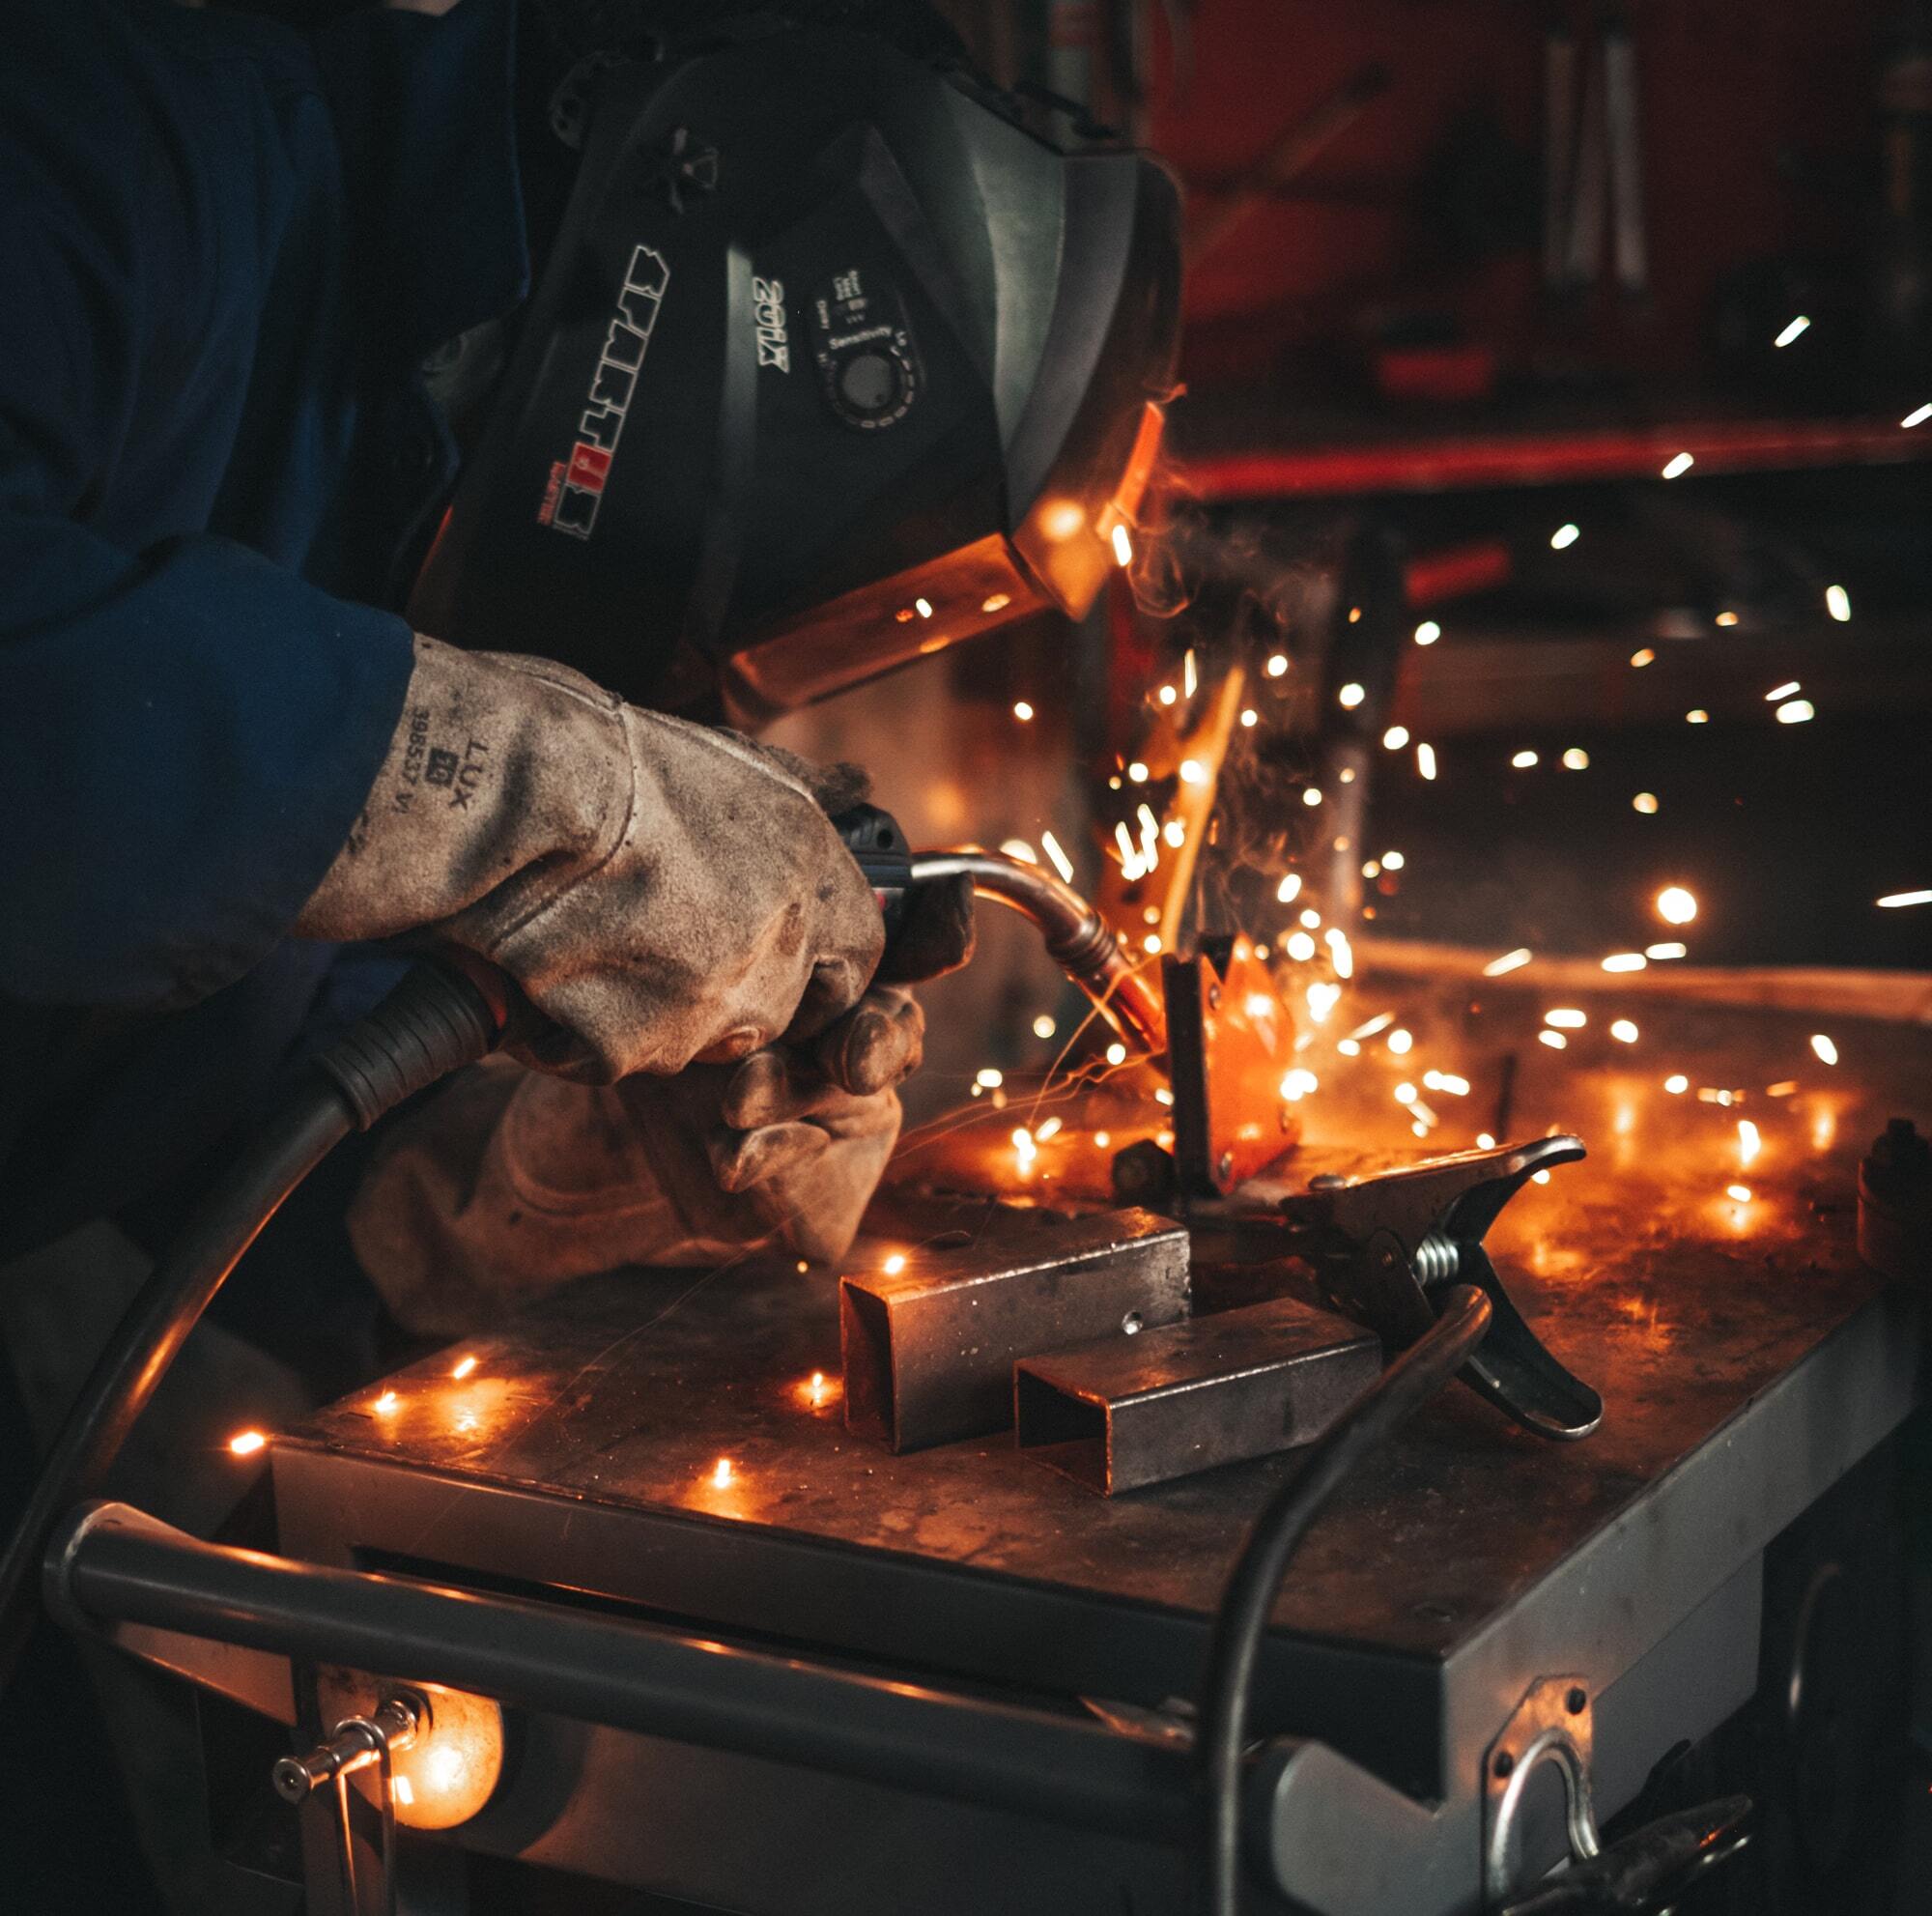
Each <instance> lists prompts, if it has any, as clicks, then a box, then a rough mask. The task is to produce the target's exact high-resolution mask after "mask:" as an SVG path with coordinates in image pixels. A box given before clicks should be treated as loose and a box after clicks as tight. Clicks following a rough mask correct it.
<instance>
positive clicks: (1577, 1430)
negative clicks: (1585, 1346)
mask: <svg viewBox="0 0 1932 1916" xmlns="http://www.w3.org/2000/svg"><path fill="white" fill-rule="evenodd" d="M1582 1156H1583V1145H1582V1141H1581V1140H1580V1139H1578V1138H1575V1137H1570V1136H1567V1135H1560V1136H1556V1137H1542V1138H1537V1139H1535V1140H1534V1141H1533V1142H1531V1143H1529V1144H1520V1145H1506V1146H1504V1147H1503V1148H1502V1149H1500V1150H1496V1151H1463V1152H1458V1153H1456V1154H1455V1155H1454V1156H1452V1157H1448V1158H1431V1159H1430V1160H1429V1161H1428V1162H1426V1163H1422V1164H1413V1165H1410V1166H1408V1167H1407V1168H1406V1169H1404V1170H1400V1171H1385V1172H1382V1173H1381V1174H1380V1175H1378V1176H1375V1177H1368V1178H1358V1179H1353V1180H1350V1179H1344V1178H1317V1179H1316V1180H1315V1181H1314V1183H1313V1184H1312V1185H1311V1186H1310V1187H1309V1189H1308V1191H1307V1192H1306V1193H1305V1194H1301V1195H1297V1196H1294V1197H1290V1198H1285V1199H1283V1201H1282V1205H1281V1210H1282V1214H1283V1215H1284V1216H1285V1217H1286V1218H1287V1220H1288V1222H1289V1225H1290V1227H1291V1228H1292V1229H1293V1231H1294V1232H1295V1234H1296V1236H1297V1238H1298V1240H1299V1242H1298V1243H1297V1244H1295V1246H1294V1247H1295V1249H1296V1250H1297V1251H1298V1252H1299V1254H1300V1255H1302V1256H1303V1257H1305V1258H1306V1259H1307V1260H1308V1262H1309V1263H1310V1264H1312V1265H1313V1266H1314V1267H1315V1271H1316V1273H1317V1275H1318V1276H1319V1277H1320V1278H1321V1282H1322V1284H1323V1285H1324V1287H1325V1288H1326V1290H1327V1292H1328V1295H1329V1297H1330V1299H1331V1300H1332V1301H1333V1302H1334V1303H1335V1305H1336V1307H1337V1308H1338V1309H1340V1310H1343V1311H1346V1312H1347V1313H1348V1314H1349V1315H1350V1316H1351V1317H1354V1318H1355V1319H1357V1320H1358V1321H1359V1322H1361V1323H1364V1324H1367V1325H1368V1326H1369V1327H1370V1329H1371V1330H1374V1331H1376V1332H1377V1334H1378V1336H1380V1338H1381V1339H1382V1341H1383V1342H1384V1343H1385V1344H1387V1345H1388V1346H1389V1348H1390V1349H1391V1350H1395V1351H1400V1350H1405V1349H1406V1348H1407V1346H1409V1345H1410V1344H1412V1343H1414V1342H1415V1340H1416V1339H1417V1338H1418V1337H1419V1336H1421V1335H1422V1333H1423V1332H1424V1331H1425V1330H1428V1329H1429V1327H1430V1326H1431V1325H1432V1324H1433V1323H1435V1317H1436V1303H1435V1298H1436V1297H1437V1296H1438V1295H1440V1294H1441V1293H1442V1292H1443V1291H1444V1290H1445V1289H1446V1287H1447V1286H1448V1285H1450V1284H1451V1283H1457V1284H1474V1285H1475V1286H1477V1288H1478V1289H1480V1290H1481V1291H1482V1292H1483V1293H1484V1294H1485V1295H1486V1296H1487V1297H1488V1298H1489V1300H1490V1305H1491V1310H1492V1319H1491V1325H1490V1332H1489V1335H1488V1336H1487V1337H1485V1338H1484V1340H1483V1342H1482V1345H1481V1347H1480V1348H1479V1349H1478V1350H1477V1352H1476V1354H1475V1356H1474V1357H1472V1358H1470V1359H1469V1361H1468V1362H1467V1363H1466V1364H1465V1365H1464V1366H1463V1373H1462V1375H1463V1383H1465V1384H1466V1385H1468V1387H1470V1388H1471V1389H1472V1390H1474V1391H1475V1392H1476V1394H1477V1395H1478V1396H1480V1397H1485V1398H1487V1399H1488V1400H1489V1401H1490V1402H1491V1403H1492V1404H1493V1405H1494V1406H1495V1407H1496V1408H1497V1409H1498V1410H1499V1411H1501V1412H1502V1413H1503V1414H1504V1415H1505V1416H1509V1417H1513V1418H1514V1419H1515V1420H1516V1421H1517V1422H1518V1423H1520V1424H1521V1425H1522V1427H1523V1428H1524V1429H1525V1430H1530V1431H1534V1432H1535V1433H1536V1435H1537V1436H1539V1437H1548V1438H1557V1439H1564V1440H1573V1439H1576V1438H1579V1437H1587V1436H1589V1434H1590V1433H1591V1432H1592V1431H1593V1430H1595V1429H1596V1427H1597V1426H1598V1424H1599V1423H1601V1422H1602V1421H1603V1416H1604V1400H1603V1399H1602V1398H1601V1397H1600V1396H1598V1394H1597V1393H1596V1391H1594V1390H1592V1389H1591V1388H1590V1387H1589V1386H1588V1385H1587V1384H1584V1383H1583V1382H1582V1381H1581V1380H1580V1379H1578V1378H1576V1377H1573V1376H1572V1375H1571V1373H1570V1372H1569V1371H1568V1370H1566V1369H1565V1368H1564V1367H1563V1365H1562V1364H1560V1363H1558V1362H1557V1360H1556V1358H1554V1357H1553V1356H1551V1355H1550V1353H1549V1350H1548V1347H1547V1346H1546V1345H1545V1344H1544V1342H1543V1340H1542V1339H1541V1338H1540V1337H1538V1336H1537V1334H1536V1332H1535V1331H1534V1330H1531V1329H1530V1328H1529V1326H1528V1324H1527V1323H1526V1322H1525V1321H1524V1319H1523V1316H1522V1313H1521V1312H1520V1311H1519V1310H1518V1309H1517V1307H1516V1304H1515V1302H1514V1301H1512V1299H1511V1298H1510V1295H1509V1293H1508V1292H1507V1291H1505V1290H1504V1289H1503V1283H1502V1279H1501V1278H1500V1277H1499V1276H1498V1275H1497V1274H1496V1268H1495V1266H1494V1265H1493V1264H1492V1263H1491V1261H1490V1254H1489V1252H1488V1251H1487V1250H1486V1249H1484V1247H1483V1237H1484V1234H1485V1233H1486V1232H1487V1231H1488V1230H1489V1228H1490V1226H1491V1225H1492V1224H1493V1223H1494V1222H1495V1220H1496V1218H1497V1217H1498V1216H1499V1215H1501V1213H1502V1209H1503V1207H1504V1206H1505V1205H1506V1204H1507V1203H1508V1202H1509V1201H1510V1199H1511V1198H1513V1197H1514V1196H1515V1195H1516V1194H1517V1192H1518V1191H1520V1189H1521V1188H1522V1187H1523V1186H1524V1185H1526V1184H1527V1183H1528V1182H1529V1181H1530V1180H1531V1179H1532V1178H1534V1177H1537V1176H1539V1175H1540V1174H1542V1173H1544V1172H1545V1171H1547V1170H1548V1167H1549V1166H1551V1165H1553V1164H1568V1163H1573V1162H1575V1161H1576V1160H1577V1158H1581V1157H1582Z"/></svg>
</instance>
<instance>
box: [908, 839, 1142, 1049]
mask: <svg viewBox="0 0 1932 1916" xmlns="http://www.w3.org/2000/svg"><path fill="white" fill-rule="evenodd" d="M911 877H912V882H913V883H914V884H915V885H918V884H923V883H926V882H927V881H929V880H931V879H934V878H971V879H972V881H973V889H974V891H975V892H977V893H978V894H979V895H980V897H981V898H986V899H992V900H994V901H996V902H998V903H1000V904H1003V905H1005V906H1006V907H1007V908H1008V909H1009V910H1010V911H1017V912H1018V913H1019V914H1020V916H1021V917H1023V918H1029V919H1031V920H1032V921H1033V922H1034V924H1036V925H1037V926H1038V927H1039V929H1040V931H1041V933H1042V934H1043V935H1044V937H1045V939H1046V951H1047V956H1048V957H1049V958H1052V959H1053V961H1054V962H1055V963H1056V964H1057V965H1059V966H1060V967H1061V969H1062V970H1063V971H1065V973H1066V975H1067V977H1069V978H1070V979H1072V981H1073V982H1074V984H1076V985H1077V986H1079V987H1080V988H1081V989H1082V990H1083V991H1085V992H1086V993H1087V995H1088V996H1089V997H1090V998H1092V999H1093V1001H1094V1004H1095V1005H1096V1006H1097V1007H1098V1008H1099V1011H1100V1015H1102V1016H1103V1017H1104V1018H1106V1020H1107V1021H1108V1023H1110V1024H1111V1025H1113V1026H1114V1028H1115V1029H1116V1030H1117V1031H1119V1032H1120V1034H1121V1036H1122V1037H1123V1038H1129V1039H1132V1040H1134V1041H1135V1042H1136V1043H1138V1044H1145V1045H1146V1046H1147V1047H1148V1049H1149V1050H1151V1051H1154V1052H1160V1051H1165V1050H1166V1049H1167V1018H1166V1015H1165V1014H1164V1013H1163V1012H1162V1010H1161V1003H1160V997H1159V994H1158V993H1157V992H1156V991H1155V990H1154V989H1153V987H1151V985H1149V984H1148V982H1147V980H1146V979H1145V978H1144V977H1142V975H1141V973H1140V971H1139V970H1138V969H1137V968H1136V967H1135V966H1134V964H1133V963H1132V962H1131V961H1130V960H1129V959H1128V958H1127V956H1126V954H1125V953H1124V952H1122V950H1121V941H1120V940H1119V939H1118V938H1116V937H1115V935H1114V933H1113V931H1112V930H1111V929H1109V927H1108V925H1107V922H1106V920H1105V919H1103V918H1102V917H1101V916H1100V914H1099V913H1098V912H1097V911H1095V910H1094V907H1093V906H1092V905H1091V904H1089V903H1088V902H1087V901H1086V900H1085V899H1083V898H1082V897H1081V896H1080V894H1079V893H1078V892H1076V891H1075V890H1074V889H1073V888H1072V887H1071V886H1070V885H1063V884H1062V883H1061V882H1060V880H1059V879H1058V878H1056V877H1054V876H1053V874H1052V873H1051V872H1042V871H1040V869H1039V868H1038V867H1037V866H1036V865H1027V864H1024V863H1023V862H1022V861H1020V860H1019V859H1016V858H1007V857H1004V856H1002V855H1001V854H1000V853H998V852H993V851H929V852H922V853H921V854H920V856H919V857H917V858H915V859H914V860H913V862H912V873H911Z"/></svg>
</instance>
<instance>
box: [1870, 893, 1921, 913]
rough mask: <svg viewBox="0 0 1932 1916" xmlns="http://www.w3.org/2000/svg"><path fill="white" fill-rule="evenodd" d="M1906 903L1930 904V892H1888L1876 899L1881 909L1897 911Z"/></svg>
mask: <svg viewBox="0 0 1932 1916" xmlns="http://www.w3.org/2000/svg"><path fill="white" fill-rule="evenodd" d="M1908 904H1932V892H1888V893H1887V894H1886V895H1885V897H1884V898H1882V899H1880V900H1879V901H1878V906H1879V909H1880V910H1881V911H1897V910H1898V909H1899V908H1900V907H1901V906H1903V905H1908Z"/></svg>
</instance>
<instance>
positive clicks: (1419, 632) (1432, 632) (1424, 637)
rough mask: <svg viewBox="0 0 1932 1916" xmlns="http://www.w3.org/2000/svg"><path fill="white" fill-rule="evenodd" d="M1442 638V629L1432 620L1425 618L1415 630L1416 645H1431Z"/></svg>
mask: <svg viewBox="0 0 1932 1916" xmlns="http://www.w3.org/2000/svg"><path fill="white" fill-rule="evenodd" d="M1441 637H1442V628H1441V627H1440V626H1439V625H1437V624H1436V622H1435V620H1434V619H1433V618H1425V619H1424V620H1423V621H1422V623H1421V624H1420V625H1418V626H1417V627H1416V628H1415V643H1417V644H1418V645H1433V644H1435V642H1436V640H1438V639H1439V638H1441Z"/></svg>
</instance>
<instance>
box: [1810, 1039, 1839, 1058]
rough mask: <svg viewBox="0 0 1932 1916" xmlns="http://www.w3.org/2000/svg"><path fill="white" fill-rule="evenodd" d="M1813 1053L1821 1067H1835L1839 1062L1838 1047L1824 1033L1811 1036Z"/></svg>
mask: <svg viewBox="0 0 1932 1916" xmlns="http://www.w3.org/2000/svg"><path fill="white" fill-rule="evenodd" d="M1811 1052H1812V1055H1813V1056H1814V1057H1815V1058H1816V1059H1817V1060H1818V1062H1819V1063H1820V1064H1821V1065H1835V1064H1836V1063H1837V1062H1838V1047H1837V1046H1836V1045H1835V1044H1833V1043H1832V1041H1831V1040H1830V1039H1829V1038H1827V1037H1826V1036H1825V1034H1824V1033H1823V1032H1822V1031H1814V1032H1813V1033H1812V1034H1811Z"/></svg>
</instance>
